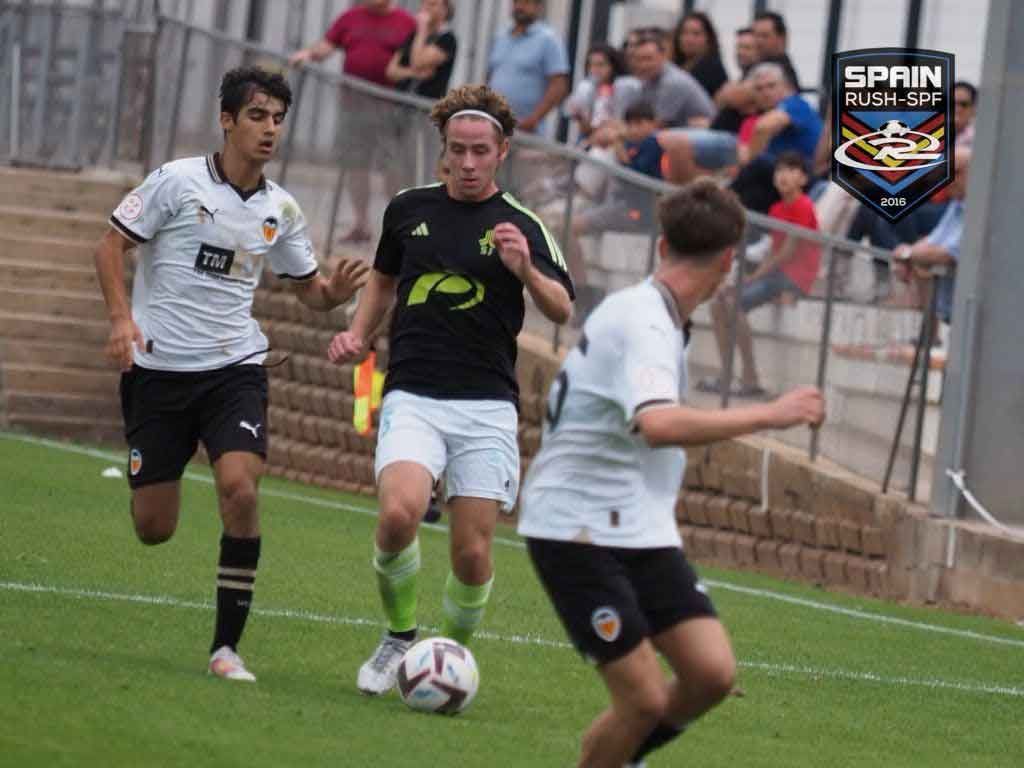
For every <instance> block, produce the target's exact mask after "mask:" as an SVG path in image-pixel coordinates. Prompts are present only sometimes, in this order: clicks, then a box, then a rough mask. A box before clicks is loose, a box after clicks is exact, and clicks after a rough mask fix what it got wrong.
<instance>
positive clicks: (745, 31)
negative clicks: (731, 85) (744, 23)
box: [733, 27, 757, 80]
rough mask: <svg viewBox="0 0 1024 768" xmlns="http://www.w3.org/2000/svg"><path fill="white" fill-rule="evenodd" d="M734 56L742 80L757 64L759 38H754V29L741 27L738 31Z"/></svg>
mask: <svg viewBox="0 0 1024 768" xmlns="http://www.w3.org/2000/svg"><path fill="white" fill-rule="evenodd" d="M733 55H734V56H735V57H736V66H737V67H739V70H740V79H741V80H742V79H743V78H744V77H746V76H747V73H748V72H750V70H751V69H752V68H753V66H754V65H755V64H757V38H755V37H754V28H753V27H740V28H739V29H737V30H736V47H735V50H734V51H733Z"/></svg>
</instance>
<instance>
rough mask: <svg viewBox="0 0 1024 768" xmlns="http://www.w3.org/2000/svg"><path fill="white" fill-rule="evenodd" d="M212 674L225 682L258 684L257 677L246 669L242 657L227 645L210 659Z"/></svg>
mask: <svg viewBox="0 0 1024 768" xmlns="http://www.w3.org/2000/svg"><path fill="white" fill-rule="evenodd" d="M210 674H211V675H215V676H217V677H222V678H224V679H225V680H244V681H246V682H248V683H255V682H256V675H254V674H253V673H252V672H250V671H249V670H248V669H246V668H245V662H244V661H242V657H241V656H239V655H238V654H237V653H235V652H234V651H233V650H231V648H230V647H228V646H226V645H222V646H221V647H220V648H218V649H217V650H216V651H215V652H214V654H213V656H211V657H210Z"/></svg>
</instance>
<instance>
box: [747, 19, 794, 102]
mask: <svg viewBox="0 0 1024 768" xmlns="http://www.w3.org/2000/svg"><path fill="white" fill-rule="evenodd" d="M753 26H754V43H755V44H756V45H757V58H758V61H761V62H765V61H774V62H776V63H778V64H781V65H782V68H783V69H784V70H786V78H787V79H788V80H789V81H790V82H791V83H792V84H793V88H794V89H795V90H796V91H797V92H799V91H800V78H799V77H797V74H796V69H794V68H793V62H792V61H790V59H789V54H788V53H787V52H786V45H787V42H786V36H787V32H786V20H785V19H783V18H782V15H781V14H778V13H775V12H774V11H762V12H761V13H759V14H757V16H755V17H754V25H753Z"/></svg>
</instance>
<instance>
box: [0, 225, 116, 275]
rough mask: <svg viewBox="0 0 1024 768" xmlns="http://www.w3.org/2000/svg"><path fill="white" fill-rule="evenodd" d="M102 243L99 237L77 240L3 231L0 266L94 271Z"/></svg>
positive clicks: (0, 232)
mask: <svg viewBox="0 0 1024 768" xmlns="http://www.w3.org/2000/svg"><path fill="white" fill-rule="evenodd" d="M98 241H99V238H98V237H97V238H96V240H81V239H78V240H74V239H68V238H56V237H45V236H34V235H16V234H12V233H10V232H3V231H0V264H2V263H6V262H9V261H13V262H19V263H23V262H29V263H32V264H56V265H61V266H78V267H90V268H91V267H92V265H93V254H94V253H95V252H96V243H97V242H98Z"/></svg>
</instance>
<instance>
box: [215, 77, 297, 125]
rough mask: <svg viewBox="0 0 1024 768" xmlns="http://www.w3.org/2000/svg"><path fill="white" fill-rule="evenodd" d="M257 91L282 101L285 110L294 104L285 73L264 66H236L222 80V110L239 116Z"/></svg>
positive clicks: (233, 115)
mask: <svg viewBox="0 0 1024 768" xmlns="http://www.w3.org/2000/svg"><path fill="white" fill-rule="evenodd" d="M257 93H265V94H267V96H270V97H271V98H273V99H278V100H279V101H281V102H282V103H283V104H284V111H285V112H287V111H288V108H289V107H290V106H291V105H292V89H291V86H290V85H288V81H287V80H285V79H284V76H283V75H281V74H280V73H278V72H269V71H267V70H265V69H263V68H262V67H252V66H249V67H236V68H235V69H232V70H230V71H229V72H226V73H225V74H224V78H223V79H222V80H221V81H220V111H221V112H229V113H230V114H231V116H232V117H236V118H237V117H238V113H239V112H240V111H241V110H242V107H244V106H245V105H246V104H248V103H249V101H250V100H251V99H252V97H253V96H254V95H255V94H257Z"/></svg>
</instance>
